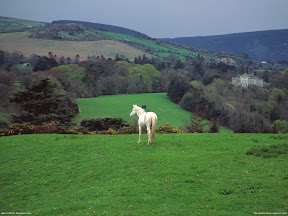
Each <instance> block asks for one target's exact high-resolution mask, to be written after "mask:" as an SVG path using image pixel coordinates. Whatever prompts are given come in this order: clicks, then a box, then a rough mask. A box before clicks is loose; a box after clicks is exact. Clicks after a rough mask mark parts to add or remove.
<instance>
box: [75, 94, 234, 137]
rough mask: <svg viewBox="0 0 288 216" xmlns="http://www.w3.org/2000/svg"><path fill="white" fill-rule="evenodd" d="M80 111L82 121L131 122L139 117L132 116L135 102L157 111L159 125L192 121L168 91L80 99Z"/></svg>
mask: <svg viewBox="0 0 288 216" xmlns="http://www.w3.org/2000/svg"><path fill="white" fill-rule="evenodd" d="M77 102H78V105H79V107H80V113H79V115H78V116H77V118H76V121H77V122H78V123H80V122H81V121H82V120H84V119H91V118H122V119H124V120H125V121H127V122H128V123H130V124H133V123H134V122H135V121H138V117H137V116H134V117H132V118H130V116H129V115H130V113H131V111H132V107H133V104H137V105H138V106H140V107H141V106H142V105H146V106H147V108H146V112H149V111H152V112H155V113H156V114H157V116H158V123H157V127H158V126H164V125H165V124H166V123H168V124H170V125H171V126H172V127H173V128H178V129H179V128H180V127H181V126H184V125H185V122H189V121H190V113H189V112H187V111H185V110H183V109H182V108H180V107H179V106H178V105H177V104H175V103H173V102H171V101H170V100H169V98H168V97H167V95H166V93H155V94H127V95H109V96H100V97H97V98H80V99H78V101H77ZM221 132H231V130H229V129H227V128H221Z"/></svg>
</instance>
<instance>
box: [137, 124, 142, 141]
mask: <svg viewBox="0 0 288 216" xmlns="http://www.w3.org/2000/svg"><path fill="white" fill-rule="evenodd" d="M141 132H142V127H141V126H139V140H138V144H139V143H140V142H141Z"/></svg>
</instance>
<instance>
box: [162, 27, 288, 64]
mask: <svg viewBox="0 0 288 216" xmlns="http://www.w3.org/2000/svg"><path fill="white" fill-rule="evenodd" d="M162 40H164V41H169V42H175V43H180V44H186V45H190V46H193V47H197V48H204V49H207V50H212V51H215V52H217V51H219V50H225V51H229V52H231V53H233V54H235V55H238V54H240V53H246V54H248V55H249V57H250V58H251V59H257V60H283V59H288V29H286V30H271V31H257V32H248V33H236V34H227V35H217V36H206V37H178V38H173V39H172V38H165V39H162Z"/></svg>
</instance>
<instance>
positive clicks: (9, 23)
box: [0, 16, 47, 32]
mask: <svg viewBox="0 0 288 216" xmlns="http://www.w3.org/2000/svg"><path fill="white" fill-rule="evenodd" d="M46 24H47V23H45V22H38V21H31V20H23V19H16V18H10V17H3V16H0V32H7V31H15V30H20V29H29V28H34V27H43V26H45V25H46Z"/></svg>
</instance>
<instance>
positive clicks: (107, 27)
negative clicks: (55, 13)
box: [52, 20, 148, 38]
mask: <svg viewBox="0 0 288 216" xmlns="http://www.w3.org/2000/svg"><path fill="white" fill-rule="evenodd" d="M70 23H75V24H81V25H83V26H85V27H87V28H92V29H96V30H101V31H108V32H113V33H119V34H126V35H132V36H136V37H142V38H148V36H147V35H145V34H143V33H140V32H137V31H134V30H131V29H127V28H123V27H119V26H113V25H105V24H100V23H92V22H82V21H75V20H57V21H53V22H52V24H70Z"/></svg>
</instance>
